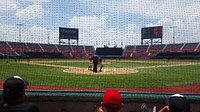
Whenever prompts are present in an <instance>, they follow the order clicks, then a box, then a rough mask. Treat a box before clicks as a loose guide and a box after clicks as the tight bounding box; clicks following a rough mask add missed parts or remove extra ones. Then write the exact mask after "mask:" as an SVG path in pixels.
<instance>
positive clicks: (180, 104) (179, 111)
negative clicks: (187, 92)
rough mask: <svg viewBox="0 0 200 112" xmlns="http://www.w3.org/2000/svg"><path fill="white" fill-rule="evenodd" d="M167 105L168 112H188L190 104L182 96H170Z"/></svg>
mask: <svg viewBox="0 0 200 112" xmlns="http://www.w3.org/2000/svg"><path fill="white" fill-rule="evenodd" d="M168 103H169V111H170V112H190V104H189V102H188V101H187V99H186V97H184V96H183V95H180V94H174V95H172V96H171V97H170V98H169V102H168Z"/></svg>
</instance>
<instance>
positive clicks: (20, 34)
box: [17, 24, 23, 42]
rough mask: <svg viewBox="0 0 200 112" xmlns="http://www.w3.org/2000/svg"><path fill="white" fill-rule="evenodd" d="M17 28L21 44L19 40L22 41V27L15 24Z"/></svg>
mask: <svg viewBox="0 0 200 112" xmlns="http://www.w3.org/2000/svg"><path fill="white" fill-rule="evenodd" d="M17 26H18V27H19V42H21V39H22V26H23V24H17Z"/></svg>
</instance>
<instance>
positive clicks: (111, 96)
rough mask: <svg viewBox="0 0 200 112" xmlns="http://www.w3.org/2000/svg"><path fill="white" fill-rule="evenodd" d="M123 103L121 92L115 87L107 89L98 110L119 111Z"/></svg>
mask: <svg viewBox="0 0 200 112" xmlns="http://www.w3.org/2000/svg"><path fill="white" fill-rule="evenodd" d="M123 105H124V104H123V103H122V97H121V95H120V93H119V92H118V91H117V90H114V89H107V90H106V92H105V93H104V96H103V100H102V102H101V106H100V107H98V109H97V111H96V112H119V111H120V110H121V109H122V107H123Z"/></svg>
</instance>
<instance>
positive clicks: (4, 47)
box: [0, 42, 17, 56]
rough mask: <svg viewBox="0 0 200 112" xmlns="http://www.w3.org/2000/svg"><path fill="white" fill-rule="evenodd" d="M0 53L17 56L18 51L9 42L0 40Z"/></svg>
mask: <svg viewBox="0 0 200 112" xmlns="http://www.w3.org/2000/svg"><path fill="white" fill-rule="evenodd" d="M0 53H1V54H2V55H7V56H17V54H16V52H15V51H14V50H13V49H12V47H11V46H10V45H9V44H8V42H0Z"/></svg>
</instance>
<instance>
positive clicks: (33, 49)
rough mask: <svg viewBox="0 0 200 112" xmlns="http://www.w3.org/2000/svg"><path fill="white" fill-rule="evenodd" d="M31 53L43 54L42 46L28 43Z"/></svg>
mask: <svg viewBox="0 0 200 112" xmlns="http://www.w3.org/2000/svg"><path fill="white" fill-rule="evenodd" d="M27 46H28V51H29V52H43V50H42V48H41V46H40V45H39V44H35V43H27Z"/></svg>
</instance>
